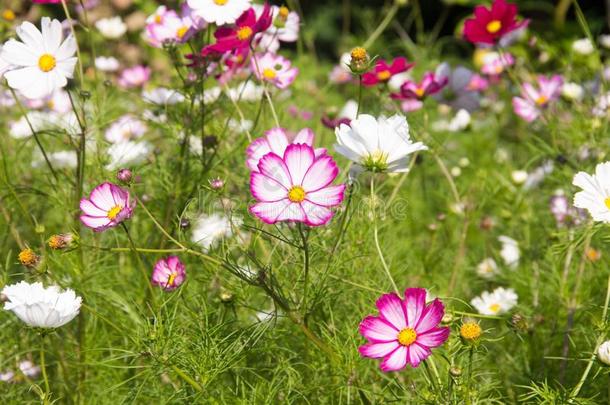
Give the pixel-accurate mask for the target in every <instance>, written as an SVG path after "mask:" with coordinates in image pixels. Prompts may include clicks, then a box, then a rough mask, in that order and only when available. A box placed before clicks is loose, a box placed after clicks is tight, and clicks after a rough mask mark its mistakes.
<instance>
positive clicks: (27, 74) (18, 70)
mask: <svg viewBox="0 0 610 405" xmlns="http://www.w3.org/2000/svg"><path fill="white" fill-rule="evenodd" d="M40 26H41V30H42V31H39V30H38V29H37V28H36V27H35V26H34V25H33V24H32V23H30V22H27V21H26V22H23V23H22V24H21V25H20V26H18V27H17V28H16V32H17V35H18V36H19V39H21V41H23V42H20V41H17V40H15V39H11V40H9V41H7V42H6V43H5V44H4V45H3V46H2V53H0V59H2V60H3V61H4V62H5V63H6V64H8V65H10V66H9V67H8V71H7V72H5V73H4V77H5V78H6V80H7V82H8V85H9V86H10V87H11V88H13V89H15V90H18V91H19V92H20V93H21V94H23V95H24V96H25V97H26V98H30V99H37V98H43V97H46V96H49V95H50V94H52V93H53V91H55V89H58V88H61V87H65V86H66V85H67V84H68V79H71V78H72V75H73V73H74V66H75V65H76V62H77V59H76V58H75V57H74V54H75V53H76V40H75V39H74V37H73V36H72V35H68V37H67V38H66V39H65V40H63V37H64V34H63V30H62V26H61V23H60V22H59V21H58V20H51V19H50V18H48V17H43V18H42V20H41V21H40Z"/></svg>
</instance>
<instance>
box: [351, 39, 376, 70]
mask: <svg viewBox="0 0 610 405" xmlns="http://www.w3.org/2000/svg"><path fill="white" fill-rule="evenodd" d="M350 57H351V59H350V62H349V67H350V69H351V71H352V73H354V74H357V75H361V74H363V73H365V72H366V71H367V70H368V69H369V65H370V61H371V58H370V57H369V55H368V53H367V52H366V49H364V48H362V47H360V46H358V47H356V48H354V49H352V52H351V53H350Z"/></svg>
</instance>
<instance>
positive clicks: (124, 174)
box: [116, 169, 133, 184]
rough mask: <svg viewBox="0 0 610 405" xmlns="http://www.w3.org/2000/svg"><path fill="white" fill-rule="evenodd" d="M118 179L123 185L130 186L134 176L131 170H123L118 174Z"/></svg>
mask: <svg viewBox="0 0 610 405" xmlns="http://www.w3.org/2000/svg"><path fill="white" fill-rule="evenodd" d="M116 178H117V180H118V181H120V182H121V183H124V184H129V183H131V180H132V179H133V174H132V173H131V170H129V169H121V170H119V171H118V172H117V174H116Z"/></svg>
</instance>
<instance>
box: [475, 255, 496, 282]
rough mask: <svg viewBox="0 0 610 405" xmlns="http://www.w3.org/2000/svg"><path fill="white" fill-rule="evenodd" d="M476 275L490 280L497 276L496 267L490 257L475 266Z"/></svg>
mask: <svg viewBox="0 0 610 405" xmlns="http://www.w3.org/2000/svg"><path fill="white" fill-rule="evenodd" d="M477 274H478V275H479V276H480V277H482V278H484V279H490V278H493V277H494V276H495V275H496V274H498V265H497V264H496V261H495V260H494V259H492V258H491V257H488V258H485V259H483V260H482V261H481V263H479V264H478V265H477Z"/></svg>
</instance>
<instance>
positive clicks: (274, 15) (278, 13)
mask: <svg viewBox="0 0 610 405" xmlns="http://www.w3.org/2000/svg"><path fill="white" fill-rule="evenodd" d="M252 7H253V8H254V10H255V11H256V15H257V17H260V16H261V15H262V14H263V12H264V10H265V7H264V6H261V5H259V4H253V5H252ZM271 19H272V21H273V23H272V24H271V25H270V26H269V27H268V28H267V29H266V30H264V31H262V32H259V33H258V34H256V35H255V36H254V43H255V44H256V46H257V47H258V48H259V49H261V50H263V51H266V52H273V53H275V52H277V50H278V49H279V48H280V41H281V42H296V41H297V39H298V38H299V29H300V23H301V19H300V17H299V14H298V13H296V12H295V11H290V10H289V9H288V8H287V7H286V6H282V7H278V6H271Z"/></svg>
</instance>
